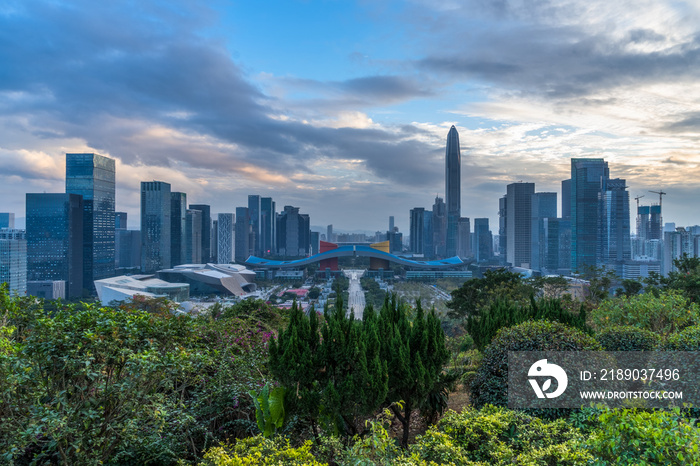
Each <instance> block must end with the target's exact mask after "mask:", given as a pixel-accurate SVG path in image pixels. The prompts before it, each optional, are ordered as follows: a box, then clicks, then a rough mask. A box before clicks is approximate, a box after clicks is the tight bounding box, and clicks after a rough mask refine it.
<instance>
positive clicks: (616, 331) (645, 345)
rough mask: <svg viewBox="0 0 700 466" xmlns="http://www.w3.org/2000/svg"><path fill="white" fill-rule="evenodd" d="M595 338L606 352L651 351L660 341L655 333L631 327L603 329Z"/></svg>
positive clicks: (620, 326) (615, 326)
mask: <svg viewBox="0 0 700 466" xmlns="http://www.w3.org/2000/svg"><path fill="white" fill-rule="evenodd" d="M595 338H596V340H598V343H600V345H601V346H602V347H603V349H604V350H606V351H651V350H653V349H655V348H656V347H657V346H658V345H659V343H660V341H661V337H660V336H659V335H658V334H657V333H654V332H652V331H649V330H647V329H644V328H639V327H634V326H631V325H614V326H612V327H605V328H603V330H602V331H600V332H599V333H598V334H596V336H595Z"/></svg>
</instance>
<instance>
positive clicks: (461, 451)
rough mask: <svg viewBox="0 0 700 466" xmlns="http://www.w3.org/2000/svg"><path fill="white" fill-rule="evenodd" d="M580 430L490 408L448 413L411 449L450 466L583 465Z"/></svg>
mask: <svg viewBox="0 0 700 466" xmlns="http://www.w3.org/2000/svg"><path fill="white" fill-rule="evenodd" d="M582 440H583V435H582V434H581V432H580V431H579V430H578V429H576V428H575V427H572V426H571V425H570V424H568V423H567V422H566V421H564V420H557V421H553V422H547V421H543V420H542V419H539V418H536V417H532V416H528V415H527V414H524V413H522V412H518V411H511V410H508V409H505V408H498V407H495V406H486V407H484V408H483V409H481V410H476V409H473V408H468V409H465V410H464V411H462V412H461V413H456V412H454V411H449V412H448V413H447V415H445V417H444V418H443V419H441V420H440V422H438V424H437V426H436V427H435V428H433V429H430V430H429V431H428V432H426V434H425V435H423V436H421V437H419V438H418V439H417V443H416V445H415V446H414V447H413V449H412V451H414V452H417V453H418V455H419V456H420V457H421V458H422V459H424V460H427V461H435V462H437V463H442V462H453V463H455V464H473V463H471V462H483V464H492V465H494V464H533V465H534V464H564V465H566V464H571V465H573V464H586V463H587V461H589V460H592V456H591V455H590V454H588V453H586V452H585V451H580V449H579V448H578V442H580V441H582Z"/></svg>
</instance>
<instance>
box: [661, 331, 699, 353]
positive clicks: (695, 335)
mask: <svg viewBox="0 0 700 466" xmlns="http://www.w3.org/2000/svg"><path fill="white" fill-rule="evenodd" d="M661 347H662V349H665V350H672V351H699V350H700V325H694V326H692V327H688V328H686V329H685V330H683V331H682V332H680V333H676V334H673V335H669V337H668V338H667V339H666V342H665V343H663V345H661Z"/></svg>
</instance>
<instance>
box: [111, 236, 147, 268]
mask: <svg viewBox="0 0 700 466" xmlns="http://www.w3.org/2000/svg"><path fill="white" fill-rule="evenodd" d="M114 250H115V254H114V267H115V268H116V269H140V268H141V231H139V230H126V229H124V228H119V229H117V230H115V236H114Z"/></svg>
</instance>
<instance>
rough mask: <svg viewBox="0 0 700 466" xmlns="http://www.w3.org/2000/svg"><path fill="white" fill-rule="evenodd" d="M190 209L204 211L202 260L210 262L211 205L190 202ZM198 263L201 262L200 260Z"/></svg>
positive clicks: (201, 239)
mask: <svg viewBox="0 0 700 466" xmlns="http://www.w3.org/2000/svg"><path fill="white" fill-rule="evenodd" d="M190 210H199V211H200V212H201V213H202V214H201V217H200V222H201V226H200V229H201V230H202V235H201V238H200V247H199V249H201V251H202V252H201V262H209V261H211V206H209V205H207V204H190ZM188 241H189V240H188ZM190 263H191V262H190ZM196 263H197V264H199V263H200V262H196Z"/></svg>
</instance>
